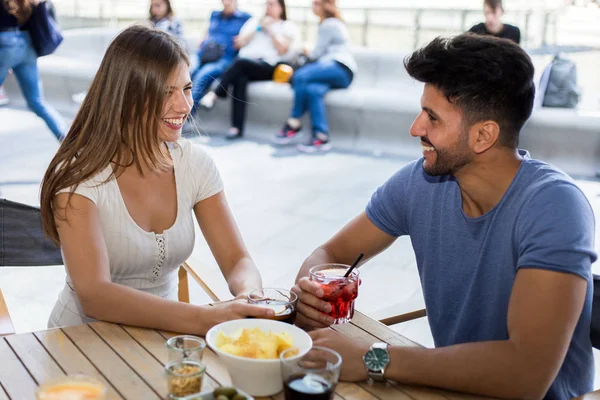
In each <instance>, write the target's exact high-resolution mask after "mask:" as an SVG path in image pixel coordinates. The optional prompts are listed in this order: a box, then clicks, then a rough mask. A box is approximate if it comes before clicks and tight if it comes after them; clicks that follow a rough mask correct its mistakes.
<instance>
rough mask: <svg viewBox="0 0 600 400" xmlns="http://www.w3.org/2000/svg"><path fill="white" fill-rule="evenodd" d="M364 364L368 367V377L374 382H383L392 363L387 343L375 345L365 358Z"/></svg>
mask: <svg viewBox="0 0 600 400" xmlns="http://www.w3.org/2000/svg"><path fill="white" fill-rule="evenodd" d="M363 362H364V363H365V367H367V375H368V376H369V378H370V379H373V380H374V381H379V382H383V381H385V379H384V378H383V373H384V372H385V367H387V366H388V364H389V363H390V354H389V353H388V345H387V343H373V345H372V346H371V348H370V349H369V351H367V353H366V354H365V355H364V356H363Z"/></svg>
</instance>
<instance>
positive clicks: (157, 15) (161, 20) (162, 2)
mask: <svg viewBox="0 0 600 400" xmlns="http://www.w3.org/2000/svg"><path fill="white" fill-rule="evenodd" d="M149 14H150V15H149V20H150V23H151V24H152V26H153V27H155V28H156V29H160V30H161V31H165V32H168V33H170V34H171V35H173V36H175V37H176V38H177V40H179V43H181V45H182V46H183V47H184V48H185V39H184V37H183V23H182V22H181V20H180V19H179V18H177V17H175V13H174V12H173V7H172V6H171V1H170V0H152V1H151V2H150V12H149Z"/></svg>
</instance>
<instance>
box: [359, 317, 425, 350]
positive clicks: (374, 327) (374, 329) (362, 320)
mask: <svg viewBox="0 0 600 400" xmlns="http://www.w3.org/2000/svg"><path fill="white" fill-rule="evenodd" d="M351 324H353V325H356V326H358V327H359V328H361V329H363V330H365V331H367V332H369V333H370V334H371V335H373V336H375V337H377V338H379V340H380V341H382V342H386V343H387V344H390V345H394V346H409V347H423V346H421V345H420V344H418V343H416V342H413V341H412V340H410V339H408V338H406V337H404V336H402V335H401V334H399V333H398V332H396V331H394V330H393V329H391V328H389V327H387V326H385V325H384V324H382V323H381V322H379V321H376V320H374V319H373V318H370V317H368V316H366V315H365V314H363V313H361V312H360V311H355V312H354V318H352V322H351Z"/></svg>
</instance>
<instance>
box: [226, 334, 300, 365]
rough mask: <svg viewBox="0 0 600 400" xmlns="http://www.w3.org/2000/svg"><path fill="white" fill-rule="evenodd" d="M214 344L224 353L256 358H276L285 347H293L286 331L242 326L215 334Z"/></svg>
mask: <svg viewBox="0 0 600 400" xmlns="http://www.w3.org/2000/svg"><path fill="white" fill-rule="evenodd" d="M215 344H216V346H217V348H218V349H219V350H221V351H222V352H224V353H228V354H232V355H235V356H240V357H246V358H257V359H265V360H270V359H278V358H279V355H280V354H281V353H282V352H283V351H284V350H286V349H289V348H290V347H294V343H293V340H292V337H291V336H290V334H289V333H287V332H281V333H273V332H271V331H269V332H268V333H265V332H263V331H262V330H260V328H254V329H249V328H244V329H242V330H241V331H239V332H236V333H235V334H233V335H230V336H228V335H225V334H224V333H223V332H219V333H218V334H217V338H216V340H215ZM298 352H299V350H298V349H296V350H295V351H293V350H292V351H291V352H290V354H289V355H288V357H291V356H294V355H296V354H298Z"/></svg>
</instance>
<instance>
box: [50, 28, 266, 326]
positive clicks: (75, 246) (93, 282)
mask: <svg viewBox="0 0 600 400" xmlns="http://www.w3.org/2000/svg"><path fill="white" fill-rule="evenodd" d="M157 55H159V56H157ZM191 88H192V82H191V79H190V72H189V58H188V56H187V54H186V53H185V51H184V49H183V48H182V47H181V45H180V44H179V43H178V42H177V41H176V39H175V38H174V37H173V36H171V35H169V34H167V33H166V32H163V31H159V30H156V29H151V28H147V27H144V26H132V27H130V28H127V29H126V30H124V31H123V32H121V33H120V34H119V35H118V36H117V37H116V38H115V39H114V41H113V42H112V43H111V45H110V46H109V48H108V50H107V51H106V54H105V56H104V59H103V60H102V63H101V65H100V68H99V70H98V72H97V74H96V76H95V78H94V80H93V82H92V84H91V86H90V89H89V91H88V94H87V96H86V97H85V99H84V101H83V104H82V105H81V108H80V110H79V113H78V114H77V116H76V118H75V120H74V121H73V125H72V127H71V129H70V131H69V133H68V134H67V137H66V139H65V141H64V142H63V143H62V145H61V147H60V148H59V150H58V152H57V153H56V155H55V156H54V158H53V159H52V161H51V162H50V165H49V166H48V169H47V171H46V174H45V176H44V179H43V182H42V190H41V201H40V205H41V211H42V221H43V226H44V231H45V232H46V234H47V235H48V236H49V237H50V238H51V239H53V240H54V241H55V242H56V243H57V244H60V246H61V250H62V253H63V260H64V262H65V267H66V269H67V279H66V282H65V286H64V288H63V290H62V292H61V293H60V295H59V298H58V300H57V302H56V305H55V306H54V309H53V310H52V313H51V315H50V320H49V322H48V325H49V327H58V326H68V325H76V324H81V323H87V322H90V321H93V320H103V321H108V322H113V323H122V324H127V325H132V326H141V327H146V328H154V329H164V330H168V331H175V332H182V333H190V334H197V335H204V334H206V332H207V330H208V329H210V328H211V327H212V326H214V325H215V324H218V323H220V322H223V321H227V320H231V319H238V318H245V317H247V316H254V317H268V316H272V315H273V312H272V310H268V309H266V308H264V307H257V306H255V305H251V304H248V303H247V300H246V296H247V294H248V293H249V292H250V291H252V290H254V289H256V288H262V281H261V277H260V274H259V272H258V269H257V268H256V266H255V264H254V261H252V258H251V257H250V255H249V253H248V251H247V250H246V247H245V245H244V242H243V240H242V238H241V235H240V233H239V231H238V228H237V225H236V223H235V220H234V219H233V216H232V214H231V211H230V210H229V206H228V204H227V200H226V199H225V195H224V193H223V183H222V182H221V178H220V176H219V172H218V171H217V168H216V167H215V164H214V163H213V161H212V159H211V158H210V157H209V155H208V154H207V153H206V152H205V151H204V150H203V149H202V148H201V147H199V146H198V145H194V144H192V143H190V142H188V141H186V140H182V139H181V127H182V126H183V122H184V121H185V119H186V118H187V117H188V116H189V114H190V110H191V107H192V94H191ZM194 217H195V218H194ZM194 219H196V221H197V222H198V224H199V225H200V228H201V230H202V234H203V236H204V239H206V241H207V243H208V245H209V247H210V249H211V251H212V253H213V255H214V257H215V258H216V261H217V263H218V265H219V267H220V269H221V271H222V273H223V275H224V276H225V279H226V280H227V283H228V285H229V289H230V291H231V293H232V295H233V296H235V297H236V298H237V300H234V301H229V302H224V303H220V304H216V305H215V306H212V307H210V306H202V305H193V304H187V303H180V302H178V301H177V293H178V269H179V266H180V265H181V264H182V263H183V262H184V261H185V260H186V259H187V258H188V257H189V256H190V254H191V253H192V250H193V248H194V243H195V238H194V235H195V229H194Z"/></svg>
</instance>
